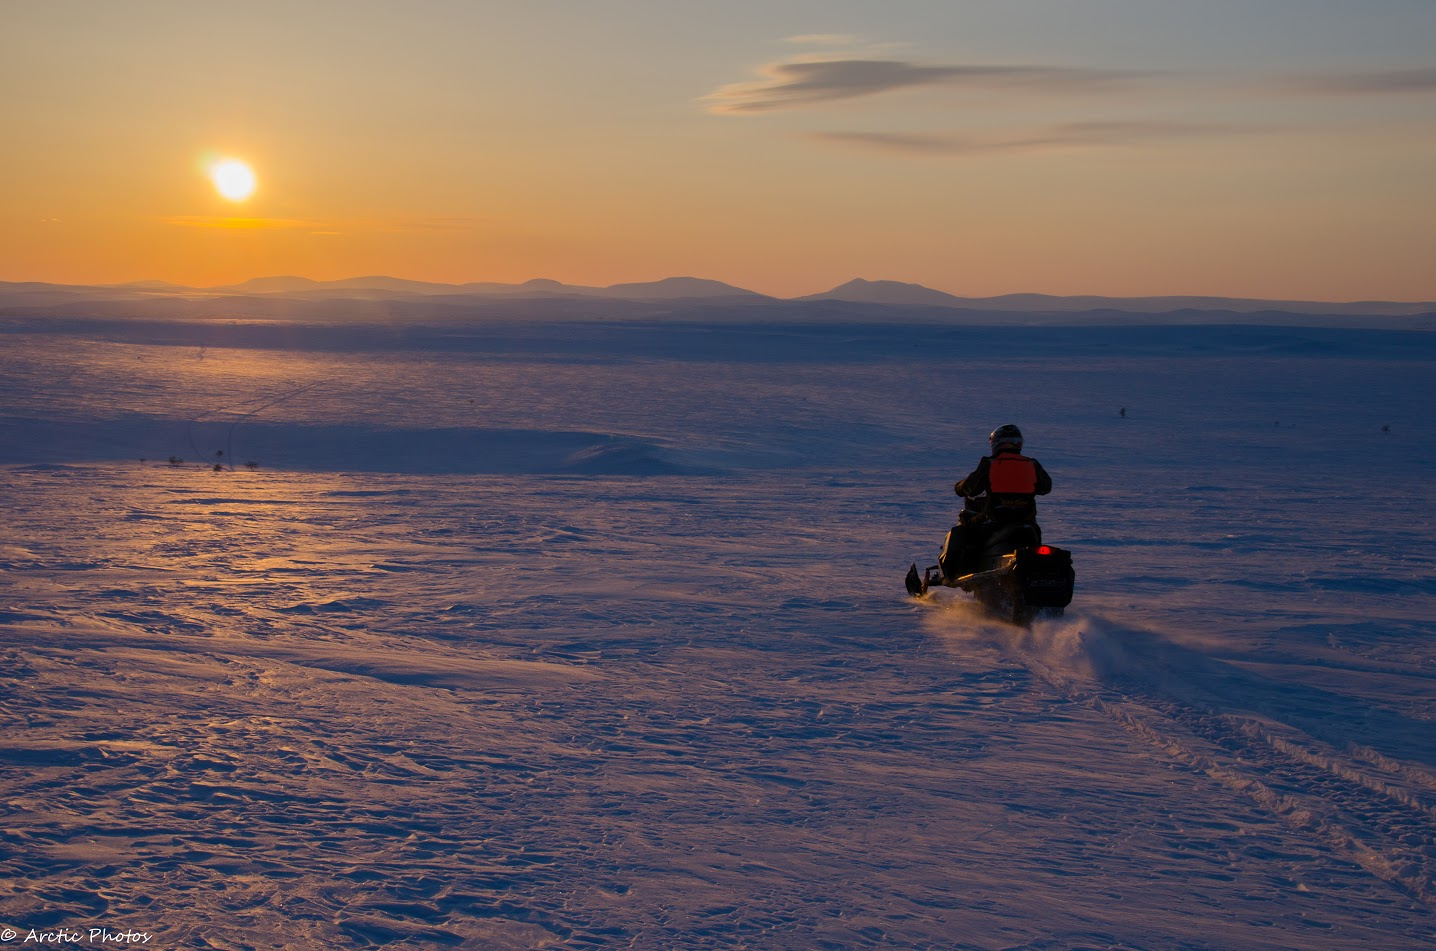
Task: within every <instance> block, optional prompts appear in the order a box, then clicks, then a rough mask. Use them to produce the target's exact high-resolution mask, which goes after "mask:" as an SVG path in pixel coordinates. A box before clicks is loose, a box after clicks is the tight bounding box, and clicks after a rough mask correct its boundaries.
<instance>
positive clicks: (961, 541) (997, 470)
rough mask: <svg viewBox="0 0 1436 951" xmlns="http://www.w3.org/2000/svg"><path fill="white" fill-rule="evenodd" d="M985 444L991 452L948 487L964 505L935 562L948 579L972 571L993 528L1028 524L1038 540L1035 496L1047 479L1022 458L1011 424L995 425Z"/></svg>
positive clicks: (1039, 468)
mask: <svg viewBox="0 0 1436 951" xmlns="http://www.w3.org/2000/svg"><path fill="white" fill-rule="evenodd" d="M987 441H988V445H989V446H990V447H991V449H992V454H991V455H988V456H983V457H982V459H981V461H979V462H978V464H977V468H976V469H974V470H973V471H972V472H971V473H970V474H969V475H968V476H967V478H965V479H963V480H962V481H960V482H958V483H957V484H956V485H954V486H953V491H954V492H956V493H957V494H958V495H960V496H962V497H963V498H964V499H966V505H965V507H964V508H963V511H962V514H961V515H959V516H958V520H957V525H955V526H954V527H953V529H952V531H950V532H948V534H947V539H946V540H945V541H944V542H943V546H942V554H941V556H939V558H938V562H939V563H940V564H941V565H942V572H943V574H944V575H945V576H946V577H947V578H948V579H952V578H957V577H960V576H961V575H964V574H968V573H970V572H972V571H975V570H976V569H977V565H976V562H977V559H978V558H979V557H980V555H981V553H982V549H983V546H984V545H985V544H986V543H987V540H988V538H990V537H991V536H992V534H993V533H994V532H995V531H996V530H998V529H1001V528H1003V527H1006V526H1009V525H1020V524H1027V525H1031V526H1032V528H1033V529H1034V531H1036V533H1037V536H1038V540H1039V541H1040V540H1041V531H1042V530H1041V529H1040V528H1038V526H1037V501H1036V497H1037V496H1039V495H1046V494H1047V493H1049V492H1051V491H1052V477H1051V476H1049V475H1048V474H1047V470H1046V469H1044V468H1042V463H1040V462H1038V461H1037V460H1036V459H1033V458H1031V457H1029V456H1024V455H1022V430H1020V429H1018V428H1017V427H1016V426H1013V425H1011V424H1010V423H1009V424H1008V425H1006V426H999V427H997V428H996V429H994V430H993V431H992V434H991V435H990V436H988V439H987Z"/></svg>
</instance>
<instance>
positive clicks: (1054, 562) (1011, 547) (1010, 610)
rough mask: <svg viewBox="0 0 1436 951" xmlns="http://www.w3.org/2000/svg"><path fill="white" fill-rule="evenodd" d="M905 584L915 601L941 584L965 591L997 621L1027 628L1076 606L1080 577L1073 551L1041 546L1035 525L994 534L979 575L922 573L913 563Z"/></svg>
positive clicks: (978, 568) (936, 568)
mask: <svg viewBox="0 0 1436 951" xmlns="http://www.w3.org/2000/svg"><path fill="white" fill-rule="evenodd" d="M906 583H907V591H908V594H910V595H912V596H913V597H915V598H922V597H925V596H926V595H927V593H928V592H929V591H930V590H931V589H932V588H933V587H936V586H938V585H943V586H946V587H949V588H960V589H961V590H963V591H966V592H968V593H969V594H971V595H972V596H973V597H974V598H976V599H977V601H978V603H980V604H981V605H982V606H983V607H985V608H986V609H987V610H988V611H989V612H991V613H992V614H994V615H996V616H997V617H1000V618H1002V619H1004V620H1007V621H1011V622H1012V623H1013V624H1017V625H1020V626H1023V627H1026V626H1027V625H1029V624H1031V623H1032V622H1033V620H1034V619H1035V618H1037V617H1039V616H1042V617H1059V616H1061V614H1062V612H1063V609H1064V608H1066V607H1067V605H1069V604H1071V603H1072V590H1073V587H1074V586H1075V584H1076V573H1075V572H1074V571H1073V570H1072V553H1071V552H1070V551H1067V550H1066V549H1064V548H1056V547H1053V546H1051V545H1044V544H1042V533H1041V530H1040V529H1038V527H1037V526H1036V525H1034V524H1028V523H1018V524H1013V525H1004V526H1000V527H997V528H995V529H994V530H993V531H992V533H991V534H990V535H989V536H988V537H987V540H986V544H985V545H984V546H983V549H982V552H981V554H980V555H979V556H978V558H977V565H976V569H975V570H974V571H971V572H969V573H967V574H962V575H958V576H957V577H955V578H951V579H949V578H947V577H946V576H945V575H944V573H943V570H942V566H941V565H933V566H932V567H930V568H928V569H926V570H925V571H924V572H923V573H922V574H918V570H917V563H916V562H914V563H913V564H912V567H910V568H908V570H907V579H906Z"/></svg>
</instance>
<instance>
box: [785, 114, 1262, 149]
mask: <svg viewBox="0 0 1436 951" xmlns="http://www.w3.org/2000/svg"><path fill="white" fill-rule="evenodd" d="M1264 131H1268V130H1266V129H1259V128H1255V127H1252V126H1244V125H1225V124H1219V123H1186V122H1166V121H1160V120H1152V121H1149V120H1131V121H1104V122H1066V123H1060V124H1057V125H1050V126H1042V127H1040V128H1036V129H1029V130H1023V131H1020V132H1006V133H1000V134H986V135H964V134H959V133H890V132H813V133H809V134H808V136H807V137H808V138H811V139H815V140H817V141H820V142H825V143H831V144H836V145H844V146H852V147H857V148H867V149H875V150H880V151H884V152H893V153H898V154H903V155H911V156H938V157H948V156H977V155H994V154H1003V153H1021V152H1046V151H1059V150H1066V149H1074V148H1078V149H1080V148H1121V147H1130V146H1139V145H1152V144H1158V143H1162V142H1172V141H1178V140H1186V139H1195V138H1209V137H1215V136H1231V135H1253V134H1257V133H1260V132H1264Z"/></svg>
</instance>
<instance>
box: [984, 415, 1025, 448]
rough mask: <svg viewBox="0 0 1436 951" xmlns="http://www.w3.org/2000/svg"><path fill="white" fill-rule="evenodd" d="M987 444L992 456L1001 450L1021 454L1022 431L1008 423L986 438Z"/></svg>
mask: <svg viewBox="0 0 1436 951" xmlns="http://www.w3.org/2000/svg"><path fill="white" fill-rule="evenodd" d="M987 443H988V445H990V446H991V447H992V452H993V454H994V455H996V454H997V453H999V452H1002V451H1003V450H1011V451H1012V452H1021V451H1022V430H1020V429H1018V428H1017V427H1016V426H1014V425H1012V424H1011V423H1008V424H1007V425H1006V426H999V427H997V428H996V429H994V430H993V431H992V435H990V436H988V437H987Z"/></svg>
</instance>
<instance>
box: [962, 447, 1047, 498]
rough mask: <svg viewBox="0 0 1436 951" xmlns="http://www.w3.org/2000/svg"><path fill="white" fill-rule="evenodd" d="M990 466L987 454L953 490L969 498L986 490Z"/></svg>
mask: <svg viewBox="0 0 1436 951" xmlns="http://www.w3.org/2000/svg"><path fill="white" fill-rule="evenodd" d="M989 468H991V461H990V460H989V459H988V458H987V457H986V456H983V457H982V461H981V462H979V463H978V464H977V468H976V469H973V470H972V472H970V473H968V476H967V478H966V479H963V480H962V481H961V482H959V483H957V484H956V485H954V486H953V487H952V491H954V492H956V493H957V494H958V495H965V496H967V497H968V498H973V497H974V496H978V495H981V494H982V493H984V492H986V491H987V470H988V469H989ZM1049 481H1050V480H1049ZM1048 488H1051V486H1050V485H1049V486H1048Z"/></svg>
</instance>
